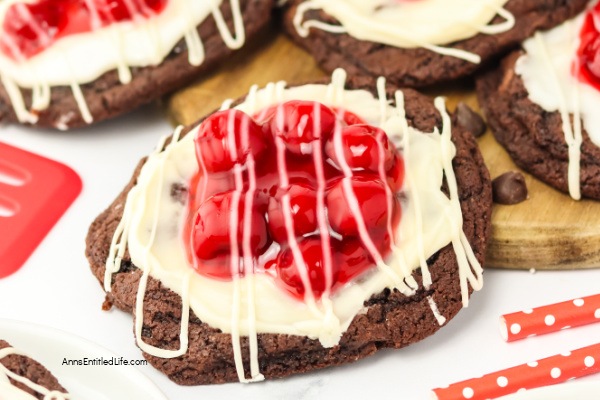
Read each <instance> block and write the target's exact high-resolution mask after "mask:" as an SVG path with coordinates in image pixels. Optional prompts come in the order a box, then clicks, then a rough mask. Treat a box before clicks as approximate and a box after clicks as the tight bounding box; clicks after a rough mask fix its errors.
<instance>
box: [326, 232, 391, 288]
mask: <svg viewBox="0 0 600 400" xmlns="http://www.w3.org/2000/svg"><path fill="white" fill-rule="evenodd" d="M387 246H388V250H389V240H388V241H387ZM382 247H385V246H382ZM336 250H337V252H336V264H338V265H343V266H344V268H340V270H339V272H338V276H337V281H338V283H342V284H343V283H347V282H350V281H351V280H352V279H354V278H355V277H357V276H359V275H361V274H362V273H363V272H365V271H366V270H368V269H369V267H370V266H371V265H373V264H374V261H373V258H372V257H371V255H370V254H369V253H368V251H367V250H366V249H365V247H364V245H363V243H362V242H361V241H360V239H347V240H344V241H343V242H338V243H337V246H336ZM382 250H383V249H382Z"/></svg>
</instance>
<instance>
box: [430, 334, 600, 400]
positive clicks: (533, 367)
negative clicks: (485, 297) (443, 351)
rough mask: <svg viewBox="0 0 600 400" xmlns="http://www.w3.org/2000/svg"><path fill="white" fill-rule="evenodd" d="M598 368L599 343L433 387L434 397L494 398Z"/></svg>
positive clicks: (449, 399) (457, 399)
mask: <svg viewBox="0 0 600 400" xmlns="http://www.w3.org/2000/svg"><path fill="white" fill-rule="evenodd" d="M598 372H600V343H598V344H595V345H592V346H588V347H584V348H582V349H578V350H574V351H572V352H567V353H563V354H557V355H555V356H552V357H548V358H544V359H543V360H540V361H534V362H530V363H527V364H522V365H519V366H516V367H512V368H509V369H505V370H503V371H498V372H494V373H491V374H488V375H484V376H482V377H481V378H475V379H469V380H466V381H463V382H458V383H454V384H452V385H450V386H448V387H446V388H438V389H434V390H433V397H432V398H433V399H437V400H465V399H469V400H485V399H495V398H498V397H501V396H506V395H508V394H512V393H516V392H518V391H522V390H527V389H534V388H538V387H542V386H550V385H555V384H557V383H562V382H565V381H568V380H571V379H574V378H580V377H583V376H586V375H590V374H594V373H598Z"/></svg>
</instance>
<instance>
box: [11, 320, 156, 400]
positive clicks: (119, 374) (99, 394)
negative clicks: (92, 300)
mask: <svg viewBox="0 0 600 400" xmlns="http://www.w3.org/2000/svg"><path fill="white" fill-rule="evenodd" d="M0 339H3V340H6V341H8V342H9V343H10V344H11V345H12V346H13V347H14V348H16V349H18V350H20V351H22V352H24V353H26V354H27V355H29V356H30V357H32V358H34V359H35V360H37V361H38V362H40V363H41V364H43V365H44V366H45V367H46V368H47V369H48V370H50V371H51V372H52V374H53V375H54V376H56V377H57V378H58V380H59V382H60V383H61V384H62V386H63V387H65V389H67V390H68V391H69V393H70V394H71V395H72V399H73V400H79V399H81V400H110V399H144V400H166V399H167V398H166V397H165V396H164V395H163V394H162V393H161V392H160V390H159V389H158V388H157V387H156V385H155V384H154V383H152V382H151V381H150V380H149V379H148V378H147V377H146V376H145V375H143V374H142V373H141V372H139V371H138V370H137V369H136V368H135V367H134V366H125V365H118V366H114V365H112V366H110V365H109V366H107V365H94V366H92V365H87V366H72V365H63V360H64V359H65V358H66V359H68V360H70V359H74V360H79V359H83V358H85V357H87V358H88V359H95V358H100V357H104V359H105V360H107V359H111V358H112V357H115V358H117V359H118V358H119V357H118V356H117V355H116V354H114V353H112V352H110V351H109V350H106V349H104V348H102V347H100V346H98V345H97V344H95V343H92V342H90V341H88V340H86V339H83V338H81V337H79V336H75V335H73V334H70V333H67V332H64V331H60V330H58V329H51V328H47V327H44V326H41V325H35V324H31V323H25V322H20V321H14V320H4V319H0Z"/></svg>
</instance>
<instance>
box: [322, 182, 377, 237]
mask: <svg viewBox="0 0 600 400" xmlns="http://www.w3.org/2000/svg"><path fill="white" fill-rule="evenodd" d="M383 185H384V183H382V182H381V180H379V178H378V177H377V176H375V175H355V176H353V177H352V178H342V179H340V180H339V181H337V183H336V184H335V185H334V186H333V187H332V188H331V190H330V191H329V193H328V194H327V209H328V210H329V211H328V216H329V224H330V225H331V228H332V229H333V230H334V231H336V232H337V233H339V234H340V235H342V236H359V235H360V232H359V229H358V226H357V224H356V220H357V219H360V218H361V217H362V219H363V220H364V224H365V226H366V228H367V229H368V231H369V233H370V234H373V233H376V232H377V231H380V230H382V229H385V228H386V227H387V220H388V211H387V207H386V204H387V193H386V190H385V188H384V186H383ZM353 196H354V197H355V198H356V201H357V203H358V204H354V203H353V202H352V197H353Z"/></svg>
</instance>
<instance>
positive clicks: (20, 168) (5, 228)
mask: <svg viewBox="0 0 600 400" xmlns="http://www.w3.org/2000/svg"><path fill="white" fill-rule="evenodd" d="M81 187H82V184H81V179H80V178H79V176H78V175H77V173H75V171H73V170H72V169H71V168H69V167H67V166H66V165H63V164H61V163H59V162H56V161H53V160H49V159H47V158H45V157H41V156H38V155H37V154H33V153H30V152H28V151H25V150H21V149H19V148H16V147H13V146H9V145H7V144H5V143H1V142H0V279H1V278H4V277H7V276H8V275H10V274H12V273H14V272H15V271H17V270H18V269H19V268H21V266H22V265H23V263H24V262H25V261H26V260H27V258H28V257H29V255H30V254H31V253H32V252H33V250H34V249H35V248H36V247H37V246H38V244H39V243H40V242H41V241H42V239H43V238H44V237H45V236H46V234H47V233H48V232H49V231H50V229H51V228H52V227H53V226H54V224H55V223H56V222H57V221H58V219H59V218H60V217H61V216H62V215H63V213H64V212H65V211H66V210H67V208H69V206H70V205H71V203H73V201H74V200H75V198H77V196H78V195H79V193H81Z"/></svg>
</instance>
